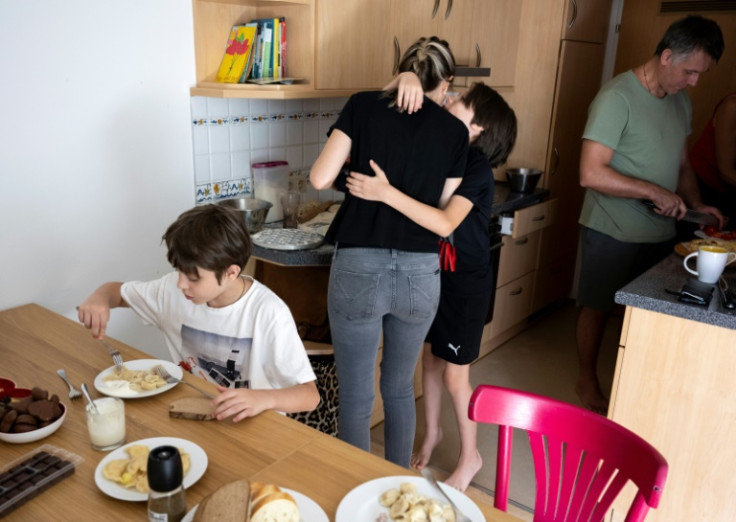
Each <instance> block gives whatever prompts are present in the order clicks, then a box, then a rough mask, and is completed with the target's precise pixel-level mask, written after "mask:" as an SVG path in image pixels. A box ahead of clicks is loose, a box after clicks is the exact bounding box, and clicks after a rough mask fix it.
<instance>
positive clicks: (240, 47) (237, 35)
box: [215, 25, 255, 83]
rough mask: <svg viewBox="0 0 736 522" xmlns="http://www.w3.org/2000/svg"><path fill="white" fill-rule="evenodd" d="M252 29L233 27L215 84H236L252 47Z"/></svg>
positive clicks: (253, 34) (245, 26) (245, 67)
mask: <svg viewBox="0 0 736 522" xmlns="http://www.w3.org/2000/svg"><path fill="white" fill-rule="evenodd" d="M254 36H255V31H254V29H253V27H249V26H247V25H235V26H233V28H232V29H231V31H230V36H229V37H228V39H227V47H226V48H225V55H224V56H223V57H222V61H221V62H220V68H219V69H218V71H217V75H216V76H215V81H216V82H221V83H238V82H239V81H240V79H241V77H242V76H243V72H244V71H245V70H246V69H247V67H248V62H249V54H250V52H251V49H252V47H253V37H254Z"/></svg>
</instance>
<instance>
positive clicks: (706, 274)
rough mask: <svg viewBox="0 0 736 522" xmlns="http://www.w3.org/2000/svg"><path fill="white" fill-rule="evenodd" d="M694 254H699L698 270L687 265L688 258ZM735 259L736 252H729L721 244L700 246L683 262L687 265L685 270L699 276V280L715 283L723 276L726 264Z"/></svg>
mask: <svg viewBox="0 0 736 522" xmlns="http://www.w3.org/2000/svg"><path fill="white" fill-rule="evenodd" d="M693 256H697V258H698V262H697V264H696V267H697V270H693V269H692V268H690V267H689V266H687V261H688V259H690V258H691V257H693ZM734 261H736V252H729V251H728V250H726V249H725V248H723V247H719V246H712V245H703V246H701V247H700V248H698V251H697V252H693V253H692V254H690V255H688V256H687V257H686V258H685V260H684V261H683V264H684V265H685V270H687V271H688V272H690V273H691V274H693V275H696V276H698V280H699V281H702V282H703V283H710V284H713V283H717V282H718V278H720V277H721V274H722V273H723V270H724V269H725V268H726V265H729V264H731V263H733V262H734Z"/></svg>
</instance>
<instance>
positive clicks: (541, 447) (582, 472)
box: [468, 385, 667, 522]
mask: <svg viewBox="0 0 736 522" xmlns="http://www.w3.org/2000/svg"><path fill="white" fill-rule="evenodd" d="M468 415H469V417H470V419H472V420H474V421H476V422H484V423H490V424H497V425H498V430H499V431H498V455H497V459H498V460H497V464H496V490H495V499H494V505H495V506H496V508H498V509H501V510H503V511H506V508H507V501H508V493H509V492H508V485H509V472H510V470H511V450H512V434H513V433H512V432H513V429H514V428H518V429H522V430H525V431H527V433H528V435H529V443H530V446H531V452H532V458H533V460H534V473H535V481H536V496H535V504H534V520H535V522H537V521H539V522H542V521H544V522H547V521H549V522H552V521H554V522H572V521H594V522H597V521H601V520H603V517H604V515H605V514H606V512H607V511H608V510H609V509H610V507H611V504H612V503H613V500H614V499H615V498H616V496H617V495H618V494H619V492H620V491H621V489H622V488H623V487H624V485H625V484H626V482H627V481H629V480H631V481H632V482H633V483H634V484H635V485H636V486H637V487H638V488H639V491H638V493H637V495H636V497H635V499H634V501H633V503H632V505H631V507H630V508H629V511H628V514H627V516H626V522H639V521H642V520H644V517H645V516H646V514H647V512H648V511H649V508H656V507H657V506H658V505H659V499H660V498H661V496H662V489H663V488H664V483H665V480H666V478H667V461H666V460H665V459H664V457H663V456H662V455H661V454H660V453H659V451H657V450H656V449H655V448H654V447H653V446H652V445H651V444H649V443H648V442H647V441H645V440H644V439H642V438H641V437H639V436H638V435H637V434H635V433H633V432H632V431H629V430H628V429H626V428H624V427H623V426H621V425H619V424H617V423H615V422H613V421H611V420H609V419H607V418H605V417H603V416H601V415H598V414H596V413H593V412H591V411H588V410H586V409H583V408H580V407H578V406H574V405H572V404H568V403H565V402H561V401H558V400H555V399H551V398H549V397H543V396H541V395H536V394H533V393H527V392H523V391H519V390H512V389H509V388H502V387H499V386H490V385H480V386H478V387H477V388H476V389H475V391H474V392H473V395H472V397H471V399H470V405H469V408H468Z"/></svg>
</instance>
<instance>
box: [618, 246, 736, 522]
mask: <svg viewBox="0 0 736 522" xmlns="http://www.w3.org/2000/svg"><path fill="white" fill-rule="evenodd" d="M682 260H683V258H682V257H680V256H678V255H676V254H672V255H670V256H669V257H667V258H666V259H664V260H663V261H662V262H660V263H659V264H657V265H656V266H654V267H653V268H652V269H650V270H649V271H647V272H645V273H644V274H643V275H641V276H640V277H639V278H637V279H635V280H634V281H632V282H631V283H629V284H628V285H626V286H625V287H624V288H622V289H621V290H619V291H618V292H617V293H616V302H617V303H619V304H623V305H625V306H626V314H625V317H624V323H623V329H622V333H621V342H620V346H619V353H618V358H617V362H616V373H615V376H614V382H613V389H612V392H611V403H610V406H609V413H608V416H609V418H611V419H613V420H614V421H616V422H618V423H619V424H622V425H623V426H626V427H627V428H629V429H631V430H632V431H634V432H636V433H637V434H639V435H640V436H642V437H643V438H644V439H646V440H647V441H649V442H650V443H651V444H653V445H654V446H655V447H656V448H657V449H658V450H659V451H660V452H661V453H662V454H663V455H664V457H665V458H666V459H667V462H668V463H669V476H668V478H667V482H666V484H665V487H664V494H663V497H662V502H661V503H660V505H659V507H658V508H657V509H656V510H653V511H652V512H650V514H649V516H648V517H647V521H672V520H683V521H684V520H687V521H699V520H702V521H709V522H711V521H716V520H717V521H721V520H723V521H725V520H736V501H734V499H733V491H736V475H734V473H733V466H734V459H733V457H732V455H733V449H732V445H733V437H734V433H736V386H734V385H733V381H734V374H733V372H734V368H736V311H734V310H727V309H725V308H724V307H723V306H722V304H721V300H720V297H719V295H718V291H717V290H715V292H714V296H713V299H712V300H711V302H710V304H709V305H708V306H707V307H705V306H698V305H691V304H685V303H680V302H678V301H677V296H674V295H670V294H668V293H667V292H665V289H670V290H674V291H679V290H680V288H681V287H682V285H683V283H684V282H685V281H686V280H687V279H688V278H689V277H690V274H688V273H687V272H686V271H685V269H684V268H683V266H682ZM726 277H727V279H728V280H729V281H731V282H732V283H733V282H736V273H734V270H733V269H730V271H728V272H727V273H726ZM627 488H628V489H626V490H625V493H624V494H623V495H622V496H621V497H619V499H618V500H617V501H616V502H615V503H614V506H613V509H612V516H611V519H610V520H611V521H613V522H617V521H622V520H624V516H625V513H626V509H627V506H628V505H629V503H630V501H631V499H632V498H633V494H634V489H633V487H631V486H627ZM606 520H609V519H608V518H607V519H606Z"/></svg>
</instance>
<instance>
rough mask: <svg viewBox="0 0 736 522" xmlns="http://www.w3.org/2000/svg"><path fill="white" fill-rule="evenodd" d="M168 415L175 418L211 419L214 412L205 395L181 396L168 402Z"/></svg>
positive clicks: (213, 416)
mask: <svg viewBox="0 0 736 522" xmlns="http://www.w3.org/2000/svg"><path fill="white" fill-rule="evenodd" d="M169 415H170V416H171V417H174V418H176V419H189V420H213V419H214V418H215V412H214V410H213V409H212V402H211V401H210V399H208V398H207V397H183V398H181V399H176V400H175V401H172V402H171V404H169Z"/></svg>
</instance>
